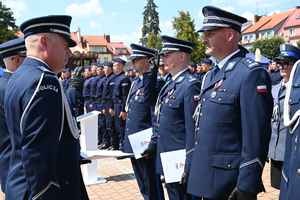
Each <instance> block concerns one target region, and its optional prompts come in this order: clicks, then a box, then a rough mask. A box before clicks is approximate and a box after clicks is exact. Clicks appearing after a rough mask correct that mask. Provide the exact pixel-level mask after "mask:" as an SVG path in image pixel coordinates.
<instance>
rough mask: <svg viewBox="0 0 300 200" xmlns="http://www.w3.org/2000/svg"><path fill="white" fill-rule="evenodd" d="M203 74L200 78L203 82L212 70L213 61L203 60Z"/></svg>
mask: <svg viewBox="0 0 300 200" xmlns="http://www.w3.org/2000/svg"><path fill="white" fill-rule="evenodd" d="M201 68H202V69H201V72H202V73H201V74H200V75H199V76H200V80H201V81H203V78H204V76H205V74H207V72H208V71H209V70H210V69H211V68H212V61H211V59H209V58H207V59H202V60H201Z"/></svg>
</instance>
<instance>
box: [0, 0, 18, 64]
mask: <svg viewBox="0 0 300 200" xmlns="http://www.w3.org/2000/svg"><path fill="white" fill-rule="evenodd" d="M15 21H16V20H15V18H14V17H13V12H12V11H11V10H10V8H7V7H6V6H5V5H4V4H3V3H2V1H0V44H3V43H4V42H7V41H9V40H12V39H16V38H18V36H17V35H16V33H17V32H18V30H19V28H18V26H17V25H16V24H15ZM0 66H2V67H5V65H4V62H3V60H2V59H0Z"/></svg>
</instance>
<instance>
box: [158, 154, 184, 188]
mask: <svg viewBox="0 0 300 200" xmlns="http://www.w3.org/2000/svg"><path fill="white" fill-rule="evenodd" d="M160 158H161V163H162V167H163V171H164V176H165V181H166V183H174V182H179V181H180V180H181V176H182V173H183V172H184V165H185V149H182V150H177V151H170V152H164V153H161V154H160Z"/></svg>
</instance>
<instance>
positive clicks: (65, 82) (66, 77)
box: [62, 68, 71, 93]
mask: <svg viewBox="0 0 300 200" xmlns="http://www.w3.org/2000/svg"><path fill="white" fill-rule="evenodd" d="M62 72H63V73H64V80H63V82H62V87H63V89H64V92H65V93H66V91H67V89H68V84H69V82H70V77H71V69H70V68H67V69H64V70H63V71H62Z"/></svg>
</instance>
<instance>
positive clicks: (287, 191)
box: [274, 44, 300, 200]
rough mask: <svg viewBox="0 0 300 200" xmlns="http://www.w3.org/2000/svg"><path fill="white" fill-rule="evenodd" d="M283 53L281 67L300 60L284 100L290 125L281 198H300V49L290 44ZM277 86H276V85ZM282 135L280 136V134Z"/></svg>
mask: <svg viewBox="0 0 300 200" xmlns="http://www.w3.org/2000/svg"><path fill="white" fill-rule="evenodd" d="M280 50H281V53H280V55H279V57H278V58H277V59H280V64H279V65H280V68H283V67H284V68H285V69H288V68H291V67H292V65H293V62H295V61H296V60H298V61H297V62H296V63H295V64H294V66H293V67H292V71H291V75H290V77H289V81H288V84H287V88H286V95H285V100H284V111H283V120H284V125H285V126H286V127H288V129H287V133H286V143H285V154H284V162H283V167H282V177H281V185H280V195H279V200H286V199H291V200H295V199H299V196H300V192H299V190H298V188H299V185H300V181H299V176H300V162H299V160H300V159H299V156H300V154H299V151H300V149H299V145H298V140H299V135H300V132H299V130H300V129H299V109H300V106H299V105H300V104H299V96H300V92H299V85H300V76H299V75H300V71H299V69H300V68H299V63H300V61H299V59H300V49H299V48H297V47H295V46H290V45H288V44H282V45H281V46H280ZM274 87H275V86H274ZM279 137H280V136H279Z"/></svg>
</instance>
